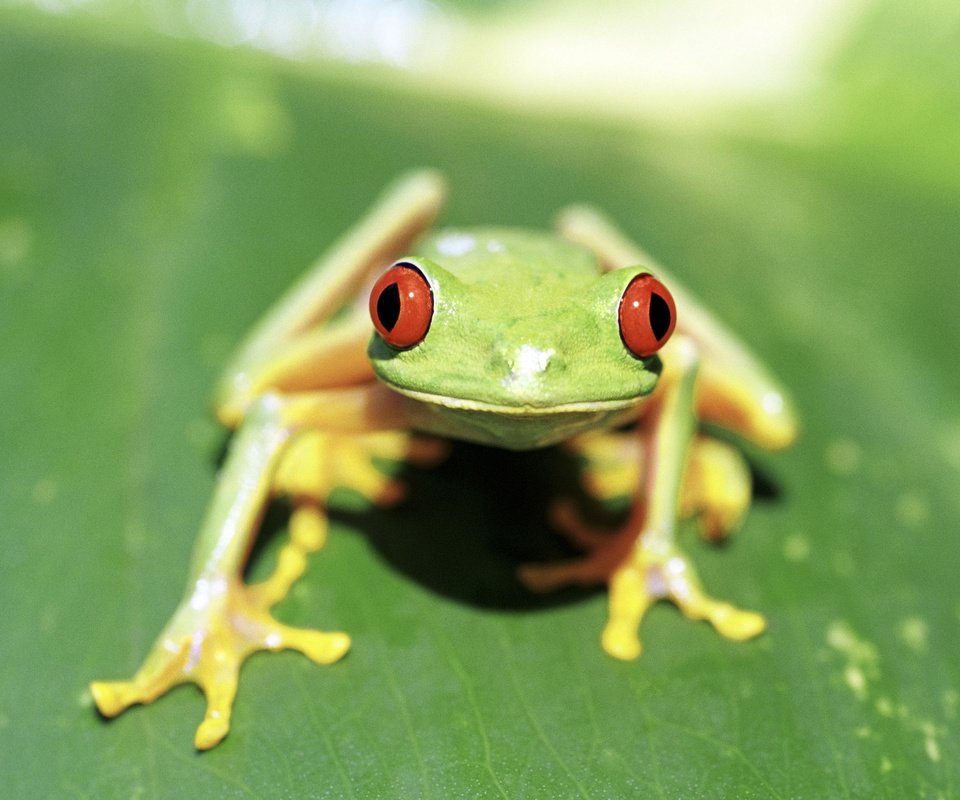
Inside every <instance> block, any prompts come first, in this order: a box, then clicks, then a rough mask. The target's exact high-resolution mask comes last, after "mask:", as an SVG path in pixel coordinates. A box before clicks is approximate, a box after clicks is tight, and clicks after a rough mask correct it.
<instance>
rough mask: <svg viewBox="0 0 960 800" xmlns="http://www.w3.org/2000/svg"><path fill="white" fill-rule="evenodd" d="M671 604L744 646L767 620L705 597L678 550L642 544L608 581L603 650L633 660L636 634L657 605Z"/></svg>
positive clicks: (638, 650)
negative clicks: (665, 549) (608, 590)
mask: <svg viewBox="0 0 960 800" xmlns="http://www.w3.org/2000/svg"><path fill="white" fill-rule="evenodd" d="M661 599H664V600H670V601H671V602H673V603H674V604H675V605H676V606H677V607H678V608H679V609H680V611H681V612H682V613H683V614H684V616H686V617H687V618H688V619H695V620H700V619H703V620H707V621H708V622H709V623H710V624H712V625H713V627H714V628H715V629H716V631H717V633H719V634H720V635H722V636H725V637H726V638H728V639H733V640H735V641H744V640H746V639H751V638H753V637H754V636H757V635H758V634H760V633H762V632H763V630H764V628H765V627H766V620H765V619H764V618H763V616H762V615H760V614H758V613H756V612H754V611H744V610H742V609H739V608H736V607H735V606H732V605H731V604H730V603H726V602H723V601H720V600H716V599H714V598H713V597H710V596H709V595H708V594H706V592H704V590H703V587H702V585H701V583H700V579H699V578H698V577H697V574H696V570H695V569H694V567H693V564H692V563H691V562H690V560H689V558H688V557H687V556H686V555H684V554H683V553H681V552H680V551H679V550H678V549H676V548H671V549H669V550H667V551H665V552H654V551H651V550H650V549H648V548H645V547H644V546H643V544H642V543H641V544H640V545H639V546H638V547H637V548H636V550H635V551H634V553H633V554H632V555H631V557H630V559H629V560H628V561H627V562H626V563H624V564H623V565H621V566H620V567H618V568H617V569H616V570H615V571H614V573H613V575H612V576H611V578H610V597H609V619H608V622H607V626H606V628H605V629H604V632H603V637H602V642H603V648H604V650H606V651H607V653H609V654H610V655H611V656H614V657H615V658H620V659H628V660H629V659H634V658H637V657H638V656H639V655H640V653H641V650H642V647H641V644H640V638H639V635H638V629H639V627H640V623H641V622H642V621H643V617H644V615H645V614H646V612H647V609H648V608H650V606H651V605H653V604H654V603H655V602H656V601H657V600H661Z"/></svg>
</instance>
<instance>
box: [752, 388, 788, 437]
mask: <svg viewBox="0 0 960 800" xmlns="http://www.w3.org/2000/svg"><path fill="white" fill-rule="evenodd" d="M760 404H761V407H762V409H763V413H762V414H761V415H759V417H758V418H757V424H756V427H755V430H754V431H753V435H752V436H751V437H750V438H751V439H753V440H754V441H755V442H756V443H757V444H759V445H760V446H761V447H764V448H766V449H768V450H782V449H784V448H785V447H789V446H790V445H791V444H793V443H794V441H796V438H797V435H798V434H799V432H800V425H799V422H798V420H797V414H796V411H795V410H794V408H793V403H792V402H791V401H790V398H789V397H787V396H786V395H785V394H784V393H783V392H781V391H779V390H777V389H769V390H767V391H766V392H765V393H764V394H763V396H762V397H761V398H760Z"/></svg>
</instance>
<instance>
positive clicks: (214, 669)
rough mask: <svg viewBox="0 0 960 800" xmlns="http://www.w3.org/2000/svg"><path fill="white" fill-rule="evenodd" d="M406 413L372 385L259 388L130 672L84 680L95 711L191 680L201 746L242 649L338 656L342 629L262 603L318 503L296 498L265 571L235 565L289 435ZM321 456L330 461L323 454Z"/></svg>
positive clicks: (310, 543)
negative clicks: (157, 630)
mask: <svg viewBox="0 0 960 800" xmlns="http://www.w3.org/2000/svg"><path fill="white" fill-rule="evenodd" d="M406 422H407V420H406V418H405V416H404V412H403V410H402V400H401V399H400V398H399V397H398V396H397V395H395V394H394V393H392V392H390V391H389V390H388V389H386V388H384V387H382V386H381V385H379V384H370V385H366V386H361V387H356V388H352V389H341V390H330V391H319V392H310V393H304V394H301V395H292V396H289V397H281V396H279V395H273V394H268V395H264V396H263V397H262V398H261V399H260V400H258V401H257V402H256V403H255V404H254V406H253V407H252V408H251V409H250V411H249V413H248V414H247V416H246V417H245V419H244V422H243V424H242V425H241V427H240V429H239V431H238V432H237V435H236V437H235V439H234V441H233V443H232V445H231V448H230V452H229V454H228V456H227V460H226V463H225V465H224V469H223V472H222V474H221V476H220V479H219V482H218V485H217V490H216V492H215V494H214V497H213V501H212V503H211V506H210V508H209V510H208V513H207V516H206V519H205V521H204V523H203V527H202V530H201V535H200V538H199V540H198V543H197V547H196V550H195V554H194V561H193V565H192V568H191V571H190V577H189V580H188V583H187V590H186V593H185V596H184V598H183V600H182V602H181V603H180V606H179V607H178V609H177V611H176V612H175V613H174V615H173V617H172V619H171V620H170V622H169V623H168V625H167V626H166V628H165V629H164V631H163V632H162V633H161V634H160V636H159V637H158V639H157V640H156V642H155V644H154V645H153V648H152V649H151V651H150V653H149V655H148V656H147V658H146V660H145V661H144V663H143V665H142V666H141V668H140V669H139V670H138V671H137V673H136V675H134V677H133V678H132V679H131V680H129V681H121V682H96V683H93V684H92V685H91V692H92V694H93V697H94V700H95V702H96V704H97V707H98V708H99V709H100V711H101V712H102V713H103V714H104V715H105V716H108V717H112V716H115V715H116V714H119V713H120V712H121V711H123V710H124V709H125V708H127V707H128V706H130V705H133V704H135V703H149V702H151V701H152V700H154V699H155V698H157V697H159V696H160V695H162V694H163V693H165V692H166V691H167V690H169V689H170V688H172V687H174V686H176V685H178V684H181V683H185V682H193V683H196V684H197V685H198V686H199V687H200V688H201V689H202V690H203V692H204V694H205V695H206V698H207V710H206V715H205V717H204V720H203V722H202V723H201V725H200V727H199V728H198V729H197V733H196V737H195V743H196V746H197V747H198V748H199V749H207V748H210V747H213V746H214V745H215V744H217V743H218V742H219V741H220V740H221V739H222V738H223V737H224V736H225V735H226V734H227V732H228V730H229V727H230V712H231V707H232V704H233V698H234V695H235V693H236V687H237V676H238V673H239V670H240V666H241V665H242V663H243V661H244V660H245V659H246V658H247V656H249V655H250V654H251V653H253V652H255V651H257V650H282V649H286V648H292V649H295V650H299V651H300V652H302V653H304V654H305V655H307V656H308V657H309V658H311V659H312V660H313V661H315V662H317V663H320V664H328V663H331V662H334V661H336V660H337V659H339V658H341V657H342V656H343V655H344V654H345V653H346V651H347V649H348V648H349V646H350V639H349V637H348V636H347V635H346V634H344V633H339V632H333V633H327V632H321V631H312V630H302V629H297V628H291V627H289V626H287V625H283V624H281V623H279V622H277V621H276V620H275V619H274V618H273V616H272V615H271V614H270V611H269V610H270V608H271V607H272V606H273V605H274V604H275V603H277V602H278V601H279V600H280V599H282V597H283V596H284V595H285V594H286V591H287V589H289V586H290V585H291V584H292V583H293V581H294V580H296V578H297V577H299V575H300V573H301V572H302V570H303V564H302V560H303V559H302V555H303V554H305V553H306V552H309V551H311V550H314V549H317V548H318V547H319V546H320V545H321V544H322V540H323V525H324V524H325V516H324V515H323V514H322V507H321V506H320V505H318V504H315V505H313V506H312V507H308V506H306V505H301V506H299V507H298V510H297V512H295V515H294V519H293V520H292V524H291V538H292V541H291V545H288V546H287V547H286V548H284V551H283V553H282V554H281V557H280V559H279V562H278V567H277V571H276V572H275V573H274V575H273V576H272V577H271V578H269V579H268V580H267V581H265V582H264V583H261V584H256V585H252V586H248V585H246V584H245V583H244V582H243V579H242V573H243V568H244V565H245V562H246V560H247V555H248V553H249V551H250V547H251V545H252V543H253V540H254V538H255V536H256V533H257V529H258V526H259V520H260V518H261V516H262V513H263V510H264V508H265V506H266V504H267V502H268V501H269V499H270V497H271V496H272V495H273V494H274V493H275V491H276V489H277V487H278V469H279V467H280V465H281V463H282V461H283V459H284V456H285V455H286V454H287V453H289V451H290V443H291V441H292V440H294V437H295V436H296V434H298V433H300V432H303V431H313V430H331V431H337V432H342V433H349V432H354V433H364V432H367V431H373V430H378V429H381V428H391V427H397V428H399V427H403V426H404V425H405V424H406ZM321 460H324V459H323V458H322V459H321ZM325 460H327V461H329V460H330V454H329V453H328V454H326V458H325ZM333 482H334V483H339V482H342V481H333ZM330 488H332V486H331V487H330ZM298 515H299V516H298Z"/></svg>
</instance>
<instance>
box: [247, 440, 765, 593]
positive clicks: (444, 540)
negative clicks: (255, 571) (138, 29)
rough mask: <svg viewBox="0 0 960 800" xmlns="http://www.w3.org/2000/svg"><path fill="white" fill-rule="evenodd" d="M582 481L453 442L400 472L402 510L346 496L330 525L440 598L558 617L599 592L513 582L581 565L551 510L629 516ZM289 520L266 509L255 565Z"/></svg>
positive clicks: (549, 456) (604, 524) (760, 488)
mask: <svg viewBox="0 0 960 800" xmlns="http://www.w3.org/2000/svg"><path fill="white" fill-rule="evenodd" d="M751 471H752V475H753V489H754V499H755V501H773V502H777V501H779V499H780V497H781V490H780V486H779V484H778V483H777V482H776V481H775V480H774V478H773V477H771V476H770V475H769V474H768V473H765V472H762V471H760V470H759V469H757V468H756V467H755V466H754V465H751ZM579 474H580V466H579V464H578V462H577V459H576V457H575V456H573V455H571V454H570V453H568V452H567V451H565V450H564V449H562V448H560V447H551V448H546V449H542V450H533V451H526V452H510V451H506V450H500V449H497V448H491V447H483V446H479V445H473V444H466V443H462V442H457V443H454V445H453V447H452V449H451V452H450V455H449V457H448V458H447V459H446V460H445V461H443V462H442V463H441V464H440V465H438V466H437V467H434V468H431V469H419V468H414V467H408V466H404V467H403V468H402V469H401V471H400V472H399V474H398V477H399V478H400V480H401V481H402V482H403V484H404V485H405V487H406V498H405V499H404V500H403V501H401V502H400V503H398V504H397V505H395V506H392V507H383V508H381V507H377V506H373V505H371V504H369V503H367V502H366V501H363V500H362V499H360V498H358V497H356V496H353V497H349V496H348V497H344V496H342V495H341V496H340V500H341V501H342V502H339V503H338V502H337V497H336V496H335V497H334V498H332V500H333V502H332V508H331V510H330V515H331V521H333V522H335V523H341V524H343V525H345V526H346V527H348V528H351V529H353V530H355V531H357V532H358V533H360V534H361V535H362V536H364V538H365V539H366V540H367V542H368V543H369V545H370V547H371V548H372V549H373V551H374V552H375V553H376V555H377V556H378V557H380V558H381V559H383V561H385V562H386V563H387V564H389V565H390V567H391V568H392V569H395V570H397V571H398V572H400V573H402V574H403V575H406V576H407V577H409V578H410V579H412V580H414V581H416V582H417V583H419V584H420V585H421V586H424V587H426V588H428V589H429V590H431V591H433V592H436V593H437V594H440V595H443V596H445V597H448V598H451V599H453V600H456V601H458V602H462V603H465V604H467V605H472V606H478V607H485V608H495V609H498V610H502V611H529V610H536V609H542V608H552V607H555V606H558V605H564V604H569V603H574V602H577V601H580V600H582V599H583V598H585V597H587V596H590V595H593V594H596V593H597V592H599V591H601V590H602V587H589V588H582V587H570V588H567V589H563V590H560V591H556V592H550V593H547V594H536V593H533V592H530V591H529V590H527V589H526V588H525V587H524V586H523V585H522V584H521V583H520V582H519V580H518V579H517V568H518V567H519V566H520V565H521V564H524V563H527V562H544V561H555V560H562V559H568V558H575V557H576V556H577V555H578V553H577V550H576V549H575V548H574V547H573V546H572V545H570V544H569V543H568V542H567V541H566V540H565V539H564V537H563V536H561V535H560V534H559V533H558V532H557V531H556V529H554V528H553V527H552V526H551V524H550V521H549V508H550V504H551V502H552V501H553V500H555V499H556V498H558V497H563V498H567V499H570V500H572V501H573V502H574V504H575V505H576V506H577V507H578V508H579V509H580V513H581V514H582V516H583V518H584V519H585V520H587V521H588V522H589V523H591V524H595V525H597V526H598V528H600V529H604V528H606V529H609V530H610V531H611V532H613V531H614V530H615V529H616V526H617V524H618V523H619V522H620V521H622V520H623V518H624V516H625V514H626V511H627V503H626V501H622V502H619V503H609V504H604V503H600V502H598V501H597V500H595V499H593V498H592V497H590V496H589V495H587V494H586V492H584V490H583V488H582V487H581V485H580V481H579ZM288 519H289V506H288V504H286V503H285V502H283V501H278V502H275V503H273V504H272V505H271V506H270V508H269V509H268V512H267V514H266V516H265V518H264V522H263V525H262V528H261V531H260V535H259V536H258V537H257V541H256V543H255V545H254V549H253V552H252V554H251V557H250V564H251V565H252V564H255V563H256V562H257V559H258V557H259V555H260V553H261V551H262V550H263V549H264V548H265V547H266V546H267V544H268V543H270V542H272V541H274V540H276V539H277V538H282V537H284V536H286V533H287V522H288ZM334 535H337V532H336V531H335V532H334ZM324 557H326V556H325V554H324V553H323V552H320V553H317V554H315V555H313V556H312V558H313V559H318V558H324Z"/></svg>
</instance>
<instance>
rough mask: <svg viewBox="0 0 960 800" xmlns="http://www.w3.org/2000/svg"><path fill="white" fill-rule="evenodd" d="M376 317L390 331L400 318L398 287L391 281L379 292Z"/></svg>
mask: <svg viewBox="0 0 960 800" xmlns="http://www.w3.org/2000/svg"><path fill="white" fill-rule="evenodd" d="M377 319H379V320H380V324H381V325H383V327H384V328H385V329H386V330H387V331H392V330H393V326H394V325H396V324H397V320H398V319H400V287H399V286H398V285H397V284H396V283H391V284H390V285H389V286H387V287H385V288H384V290H383V291H382V292H380V296H379V297H378V298H377Z"/></svg>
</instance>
